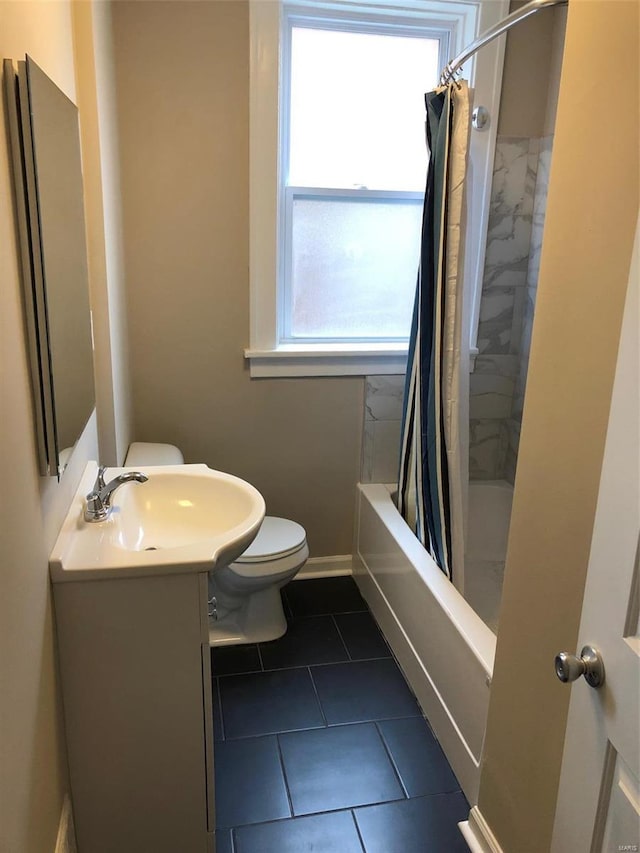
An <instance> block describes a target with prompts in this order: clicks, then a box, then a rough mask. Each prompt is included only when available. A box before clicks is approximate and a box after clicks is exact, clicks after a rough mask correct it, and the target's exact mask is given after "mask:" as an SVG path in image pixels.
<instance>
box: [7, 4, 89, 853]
mask: <svg viewBox="0 0 640 853" xmlns="http://www.w3.org/2000/svg"><path fill="white" fill-rule="evenodd" d="M27 52H28V53H29V54H30V55H31V56H32V57H33V59H34V60H35V61H36V62H37V63H38V65H40V66H41V67H42V68H43V69H44V70H45V71H46V72H47V73H48V74H49V76H50V77H51V78H52V79H53V80H54V82H55V83H57V85H58V86H60V88H61V89H62V90H63V91H64V92H65V93H66V94H67V95H69V97H71V98H74V96H75V81H74V63H73V44H72V28H71V12H70V4H69V3H68V2H42V3H41V2H35V0H34V1H33V2H30V3H15V2H0V57H1V58H11V59H14V60H18V59H24V55H25V53H27ZM0 123H1V124H2V130H1V131H0V138H1V139H2V145H0V245H1V246H2V251H1V252H0V281H2V288H0V317H1V318H2V321H1V322H2V328H1V329H0V365H2V369H1V372H0V411H1V416H0V459H1V461H0V468H1V470H2V489H1V491H0V517H1V518H2V537H1V539H0V578H1V579H0V684H1V685H2V690H1V691H0V773H1V774H2V775H1V778H0V849H2V850H3V851H5V850H6V851H11V853H13V851H16V853H18V851H19V853H43V851H52V850H53V848H54V846H55V841H56V834H57V830H58V821H59V819H60V811H61V808H62V802H63V797H64V794H65V791H66V790H67V788H68V779H67V766H66V756H65V743H64V735H63V731H62V715H61V703H60V695H59V689H58V674H57V661H56V651H55V636H54V625H53V614H52V607H51V596H50V586H49V575H48V565H47V558H48V554H49V551H50V549H51V546H52V545H53V542H54V540H55V537H56V535H57V532H58V529H59V526H60V523H61V521H62V518H63V516H64V514H65V512H66V510H67V507H68V505H69V502H70V499H71V494H72V492H73V491H74V489H75V485H76V483H77V481H78V479H79V476H80V470H81V468H82V467H83V463H84V461H85V460H86V459H87V458H90V457H95V454H96V426H95V418H92V419H91V421H90V422H89V425H88V427H87V429H86V430H85V432H84V435H83V437H82V439H81V440H80V443H79V445H78V446H77V448H76V451H75V453H74V455H73V458H72V461H71V465H70V467H69V469H68V470H67V472H66V473H65V475H64V477H63V479H62V482H61V483H60V484H58V483H57V481H56V480H54V479H41V478H39V476H38V471H37V464H36V447H35V441H34V431H33V420H32V417H33V415H32V407H31V394H30V388H29V372H28V362H27V353H26V346H25V335H24V331H23V329H24V321H23V313H22V301H21V282H20V277H19V259H18V252H17V243H16V230H15V222H14V210H13V203H12V193H13V187H12V181H11V175H10V170H9V161H8V150H7V145H6V144H5V142H6V140H7V134H6V127H5V112H4V110H2V112H1V113H0Z"/></svg>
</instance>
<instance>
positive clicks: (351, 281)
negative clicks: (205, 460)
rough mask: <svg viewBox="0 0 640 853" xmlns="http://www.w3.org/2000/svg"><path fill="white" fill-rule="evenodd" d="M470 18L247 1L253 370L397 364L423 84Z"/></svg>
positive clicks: (410, 289) (416, 238)
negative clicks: (249, 2)
mask: <svg viewBox="0 0 640 853" xmlns="http://www.w3.org/2000/svg"><path fill="white" fill-rule="evenodd" d="M485 5H489V6H494V7H495V6H504V5H506V4H504V3H502V2H498V3H493V4H485ZM425 7H426V9H427V11H426V12H425V11H424V10H425ZM500 12H501V10H498V17H499V15H500ZM485 17H486V16H485ZM479 18H480V15H479V2H478V3H476V4H475V5H474V4H473V3H471V4H470V3H456V2H450V0H447V2H442V0H431V2H423V0H421V1H420V2H419V3H418V2H415V0H405V2H404V4H403V5H402V6H401V5H399V4H398V3H397V2H396V3H393V2H389V0H387V2H386V3H385V4H384V5H383V4H379V5H378V2H377V0H372V2H370V3H369V4H368V5H366V6H363V5H361V4H354V3H347V2H332V3H321V2H314V3H311V2H309V3H306V4H304V5H302V6H301V5H296V6H292V5H289V4H287V3H286V2H285V3H280V2H276V0H254V2H253V3H252V4H251V34H252V40H251V167H250V182H251V200H250V209H251V214H250V215H251V234H250V244H251V250H250V264H251V271H250V276H251V346H250V348H249V349H248V350H247V351H246V353H245V354H246V356H247V357H248V358H249V359H250V363H251V373H252V375H253V376H265V375H289V376H291V375H330V374H335V373H338V374H365V373H375V372H380V373H390V372H396V373H397V372H402V371H403V370H404V363H405V361H406V351H407V343H408V335H409V331H410V324H411V311H412V308H413V298H414V291H415V282H416V273H417V266H418V259H419V250H420V226H421V218H422V198H423V189H424V183H425V170H426V159H427V158H426V148H425V141H424V93H425V92H426V91H428V90H429V89H430V88H433V87H434V86H435V85H436V84H437V81H438V77H439V73H440V70H441V69H442V68H443V67H444V65H445V64H446V61H447V60H448V59H449V58H451V56H454V55H455V54H456V53H457V52H458V51H459V50H460V49H461V48H462V47H463V46H464V45H465V44H467V43H468V42H469V41H471V40H472V39H473V37H474V36H475V33H476V29H478V21H479ZM476 76H477V74H476ZM485 105H486V102H485ZM485 136H487V137H488V138H489V139H490V138H491V134H486V135H485ZM493 136H495V131H494V133H493ZM484 147H485V148H487V146H486V145H485V146H484ZM489 148H490V149H491V150H490V155H491V161H489V169H490V166H491V162H492V157H493V149H492V146H491V145H489ZM474 165H475V164H474ZM485 218H486V216H485ZM479 224H480V225H481V226H482V225H484V228H485V232H486V224H485V223H483V222H480V223H479ZM477 254H478V253H477V252H476V255H477ZM480 269H481V268H480Z"/></svg>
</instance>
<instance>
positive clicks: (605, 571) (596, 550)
mask: <svg viewBox="0 0 640 853" xmlns="http://www.w3.org/2000/svg"><path fill="white" fill-rule="evenodd" d="M638 243H639V239H638V231H636V244H635V249H634V255H633V261H632V264H631V274H630V280H629V288H628V293H627V302H626V307H625V313H624V320H623V327H622V336H621V341H620V350H619V353H618V365H617V370H616V377H615V383H614V390H613V397H612V401H611V411H610V415H609V427H608V432H607V441H606V447H605V454H604V461H603V467H602V475H601V481H600V492H599V496H598V506H597V510H596V518H595V525H594V535H593V541H592V544H591V554H590V559H589V568H588V575H587V583H586V588H585V598H584V604H583V610H582V622H581V624H580V635H579V638H578V649H582V648H583V646H586V645H590V646H594V647H596V648H597V649H598V651H599V652H600V653H601V655H602V659H603V662H604V667H605V682H604V684H603V686H602V687H600V688H598V689H594V688H592V687H590V686H589V685H588V684H587V682H586V681H585V679H584V678H579V679H578V680H577V681H576V682H575V684H574V685H573V687H572V688H571V691H572V693H571V704H570V708H569V719H568V725H567V734H566V740H565V749H564V756H563V763H562V773H561V779H560V790H559V796H558V803H557V810H556V818H555V825H554V832H553V841H552V848H551V850H552V853H566V851H571V853H599V852H600V851H603V853H604V851H606V853H609V851H611V853H621V851H638V850H640V789H639V782H638V780H639V777H640V749H639V741H640V716H639V696H640V637H639V632H638V594H639V588H638V547H639V529H640V521H639V519H640V496H639V492H640V487H639V474H640V464H639V459H640V453H639V449H638V445H639V433H640V412H639V408H640V406H639V396H640V390H639V389H640V376H639V373H640V371H639V360H640V351H639V345H638V337H639V336H638V326H639V320H638V318H639V314H638V310H639V305H638V289H639V287H638V273H639V267H638ZM558 651H560V650H558ZM566 651H570V652H575V651H576V650H574V649H567V650H566ZM578 654H579V652H578ZM549 663H550V664H551V661H550V662H549ZM567 689H569V687H567Z"/></svg>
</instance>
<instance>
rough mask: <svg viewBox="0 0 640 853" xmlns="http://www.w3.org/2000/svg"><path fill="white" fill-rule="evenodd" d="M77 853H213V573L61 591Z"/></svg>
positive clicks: (57, 595)
mask: <svg viewBox="0 0 640 853" xmlns="http://www.w3.org/2000/svg"><path fill="white" fill-rule="evenodd" d="M54 599H55V611H56V623H57V630H58V647H59V651H60V667H61V674H62V685H63V696H64V714H65V728H66V734H67V746H68V754H69V768H70V775H71V794H72V799H73V808H74V819H75V826H76V835H77V840H78V849H79V851H80V853H84V851H88V853H114V851H118V853H146V851H149V853H177V851H180V853H212V851H213V850H214V845H213V830H214V827H215V819H214V789H213V718H212V705H211V671H210V652H209V629H208V623H207V574H206V573H205V572H203V573H188V574H166V575H160V576H150V577H138V578H136V577H133V578H122V579H120V578H114V579H109V580H95V581H73V582H69V583H57V584H55V585H54Z"/></svg>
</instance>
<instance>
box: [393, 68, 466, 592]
mask: <svg viewBox="0 0 640 853" xmlns="http://www.w3.org/2000/svg"><path fill="white" fill-rule="evenodd" d="M425 102H426V107H427V117H426V135H427V146H428V150H429V166H428V171H427V185H426V190H425V198H424V211H423V217H422V245H421V252H420V265H419V269H418V281H417V286H416V297H415V303H414V310H413V322H412V329H411V338H410V343H409V357H408V362H407V377H406V383H405V393H404V411H403V423H402V445H401V452H400V473H399V478H398V509H399V510H400V512H401V514H402V516H403V517H404V519H405V520H406V521H407V523H408V524H409V526H410V527H411V528H412V530H413V531H414V533H415V534H416V536H417V537H418V538H419V539H420V541H421V542H422V544H423V545H424V547H425V548H426V549H427V550H428V551H429V553H430V554H431V556H432V557H433V559H434V560H435V561H436V563H437V564H438V565H439V566H440V568H441V569H442V571H443V572H444V573H445V574H446V575H447V577H449V578H450V579H452V580H453V574H454V571H456V570H457V568H456V567H459V568H460V569H461V567H462V561H463V559H464V531H463V483H462V474H461V470H462V459H461V453H460V446H459V436H460V431H459V427H460V416H459V408H460V407H459V397H460V395H459V388H460V371H461V370H463V369H468V366H467V365H462V364H461V359H460V349H461V339H462V325H463V314H462V305H463V291H462V286H463V255H464V251H463V236H464V222H463V219H464V187H465V174H466V161H467V149H468V143H469V129H470V121H469V118H470V117H469V89H468V86H467V83H466V82H465V81H463V80H462V81H459V82H452V83H449V84H448V85H447V86H443V87H440V88H438V89H436V90H435V91H433V92H429V93H428V94H427V95H426V96H425Z"/></svg>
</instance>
